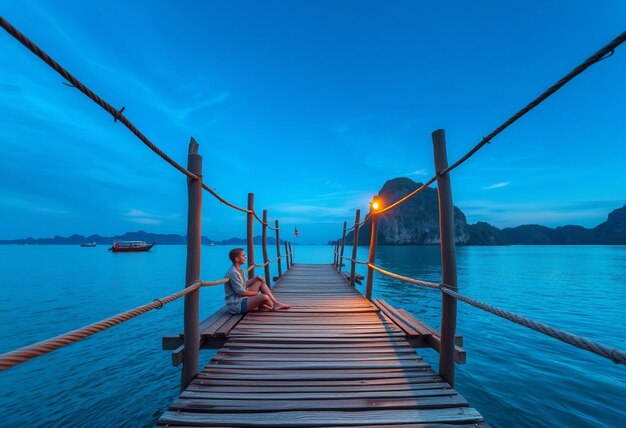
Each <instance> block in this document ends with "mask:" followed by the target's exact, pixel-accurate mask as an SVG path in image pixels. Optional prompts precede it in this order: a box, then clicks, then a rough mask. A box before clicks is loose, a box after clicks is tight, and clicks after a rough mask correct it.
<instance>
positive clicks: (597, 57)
mask: <svg viewBox="0 0 626 428" xmlns="http://www.w3.org/2000/svg"><path fill="white" fill-rule="evenodd" d="M624 41H626V31H624V32H623V33H622V34H620V35H619V36H617V37H616V38H615V39H614V40H613V41H612V42H611V43H609V44H608V45H606V46H604V47H603V48H602V49H600V50H599V51H597V52H596V53H595V54H593V55H591V56H590V57H589V58H587V59H586V60H585V61H584V62H583V63H582V64H580V65H579V66H578V67H576V68H574V69H573V70H572V71H570V72H569V73H568V74H567V75H566V76H565V77H563V78H562V79H561V80H559V81H558V82H556V83H555V84H554V85H552V86H550V87H549V88H548V89H546V90H545V91H544V92H543V93H542V94H541V95H539V96H538V97H537V98H535V100H534V101H532V102H530V103H529V104H527V105H526V107H524V108H523V109H521V110H520V111H518V112H517V113H515V114H514V115H513V116H511V118H509V120H507V121H506V122H504V123H503V124H502V125H500V126H499V127H497V128H496V129H495V130H494V131H493V132H491V133H490V134H489V135H487V136H486V137H484V138H483V139H482V140H481V142H480V143H478V144H477V145H476V146H474V147H473V148H472V149H471V150H470V151H469V152H467V153H466V154H465V156H463V157H462V158H461V159H459V160H458V161H456V162H455V163H453V164H452V165H450V166H449V167H447V168H446V169H444V170H443V171H441V172H439V175H443V174H447V173H448V172H450V171H452V170H453V169H454V168H456V167H457V166H459V165H461V164H462V163H463V162H465V161H466V160H467V159H469V158H470V157H471V156H472V155H473V154H474V153H476V152H477V151H478V150H479V149H480V148H481V147H483V146H484V145H485V144H487V143H490V142H491V140H492V139H493V138H494V137H495V136H496V135H498V134H499V133H501V132H502V131H504V130H505V129H506V128H508V127H509V126H510V125H512V124H513V123H514V122H516V121H517V120H518V119H519V118H521V117H522V116H524V115H525V114H526V113H528V112H529V111H530V110H532V109H533V108H535V107H536V106H538V105H539V104H540V103H541V102H543V101H544V100H545V99H546V98H548V97H549V96H550V95H552V94H554V93H555V92H556V91H558V90H559V89H561V88H562V87H563V86H565V84H566V83H568V82H569V81H570V80H572V79H573V78H574V77H576V76H578V75H579V74H581V73H582V72H583V71H585V70H586V69H587V68H589V67H591V66H592V65H594V64H595V63H597V62H599V61H602V60H603V59H606V58H608V57H609V56H611V55H612V54H613V52H614V50H615V48H617V47H618V46H619V45H621V44H622V43H624Z"/></svg>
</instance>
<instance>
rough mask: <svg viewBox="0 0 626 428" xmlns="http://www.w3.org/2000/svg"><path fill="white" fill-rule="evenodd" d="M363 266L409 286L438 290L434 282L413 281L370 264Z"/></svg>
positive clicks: (437, 285)
mask: <svg viewBox="0 0 626 428" xmlns="http://www.w3.org/2000/svg"><path fill="white" fill-rule="evenodd" d="M365 264H367V266H368V267H371V268H372V269H374V270H376V271H378V272H380V273H382V274H384V275H387V276H390V277H392V278H395V279H399V280H402V281H406V282H410V283H411V284H416V285H421V286H422V287H428V288H434V289H438V288H439V284H435V283H434V282H427V281H420V280H419V279H413V278H409V277H408V276H402V275H398V274H397V273H393V272H389V271H388V270H384V269H381V268H379V267H378V266H376V265H373V264H371V263H365Z"/></svg>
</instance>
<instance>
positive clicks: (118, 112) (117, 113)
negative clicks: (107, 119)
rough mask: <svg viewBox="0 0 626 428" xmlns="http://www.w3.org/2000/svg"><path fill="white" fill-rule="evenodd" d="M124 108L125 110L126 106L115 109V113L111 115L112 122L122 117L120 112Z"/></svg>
mask: <svg viewBox="0 0 626 428" xmlns="http://www.w3.org/2000/svg"><path fill="white" fill-rule="evenodd" d="M124 110H126V106H124V107H122V108H121V109H119V110H116V111H115V114H114V115H113V117H114V119H113V122H117V121H118V120H119V119H121V118H122V113H124Z"/></svg>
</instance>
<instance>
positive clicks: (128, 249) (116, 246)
mask: <svg viewBox="0 0 626 428" xmlns="http://www.w3.org/2000/svg"><path fill="white" fill-rule="evenodd" d="M154 244H156V242H153V243H152V244H148V243H146V242H145V241H115V242H114V243H113V245H112V246H111V248H109V251H113V252H114V253H136V252H140V251H150V248H152V247H153V246H154Z"/></svg>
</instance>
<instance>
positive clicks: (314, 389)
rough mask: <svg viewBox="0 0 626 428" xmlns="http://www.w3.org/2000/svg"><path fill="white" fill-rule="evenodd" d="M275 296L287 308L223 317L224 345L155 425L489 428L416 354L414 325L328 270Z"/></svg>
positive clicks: (299, 267) (307, 271)
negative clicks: (225, 325) (286, 303)
mask: <svg viewBox="0 0 626 428" xmlns="http://www.w3.org/2000/svg"><path fill="white" fill-rule="evenodd" d="M274 293H275V295H276V296H277V298H278V299H279V300H282V301H285V302H289V303H292V304H293V307H292V308H291V309H289V310H287V311H277V312H256V311H255V312H251V313H249V314H246V315H245V316H243V317H241V316H234V317H229V316H228V315H222V316H221V321H220V323H221V322H223V323H224V324H228V325H230V326H231V328H229V329H228V330H226V331H224V329H223V328H221V334H222V335H224V334H225V335H226V336H227V338H226V340H225V342H224V344H223V346H222V347H221V348H220V350H219V352H218V353H217V354H216V356H215V357H214V358H213V359H212V360H211V362H210V363H209V364H208V365H207V366H206V367H204V369H202V371H201V372H200V373H199V375H198V376H197V377H196V378H195V379H194V380H193V381H192V382H191V384H190V385H189V386H188V387H187V388H186V389H185V390H184V391H183V392H182V393H181V394H180V397H179V398H178V399H177V400H176V401H175V402H174V403H172V405H171V406H170V407H169V410H168V411H166V412H165V413H164V414H163V415H162V416H161V418H160V419H159V420H158V425H160V426H213V427H215V426H219V427H227V426H251V427H256V426H258V427H268V426H284V427H297V426H301V427H310V426H396V427H397V426H417V427H442V428H443V427H446V426H453V425H454V426H473V427H481V428H483V427H488V425H487V424H486V423H485V422H484V421H483V418H482V416H481V415H480V414H479V413H478V411H477V410H475V409H473V408H471V407H469V404H468V402H467V401H466V400H465V399H464V398H463V397H462V396H460V395H459V394H458V393H457V392H456V391H455V390H454V389H453V388H452V387H451V386H450V385H449V384H448V383H446V382H445V381H443V380H442V379H441V377H439V376H438V375H437V374H436V373H435V372H434V371H433V370H432V369H431V367H430V366H429V365H428V364H427V363H426V362H425V361H424V360H423V359H422V358H421V357H420V356H419V355H418V354H417V353H416V352H415V349H414V345H415V342H416V340H417V341H418V342H419V339H420V338H419V337H416V334H419V332H420V328H419V325H414V326H412V327H411V326H410V325H409V324H410V322H411V320H410V319H408V320H407V319H401V317H402V313H401V312H398V311H396V310H395V309H394V308H391V307H390V306H389V305H388V304H384V302H377V301H374V302H370V301H369V300H367V299H366V298H365V297H363V296H362V295H361V294H360V293H359V292H358V291H357V290H356V289H354V288H353V287H351V286H350V285H349V283H348V282H347V281H346V279H345V278H344V277H343V276H342V275H340V274H339V273H337V271H336V270H335V269H334V268H333V265H330V264H329V265H307V264H294V265H293V266H292V269H291V270H289V271H288V272H287V273H286V274H285V275H283V276H282V278H281V279H280V281H278V283H277V284H276V286H275V288H274ZM394 311H395V312H394ZM233 320H236V321H237V320H238V322H237V323H236V324H235V322H233ZM213 324H214V325H215V323H213ZM218 324H219V323H218ZM205 325H206V326H207V328H208V324H205ZM215 330H216V328H215V327H213V331H215ZM411 333H413V335H412V336H411ZM423 333H424V336H425V337H424V338H423V339H424V341H427V340H432V339H433V337H430V332H423ZM202 334H204V336H203V337H204V339H203V341H204V345H205V346H207V345H210V344H209V343H207V342H210V341H211V338H210V337H208V336H209V334H208V333H206V328H205V331H204V332H202V331H201V335H202ZM426 336H428V337H426ZM219 340H222V341H223V340H224V339H223V338H222V339H220V338H219V337H216V341H218V342H219ZM463 356H464V354H463Z"/></svg>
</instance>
